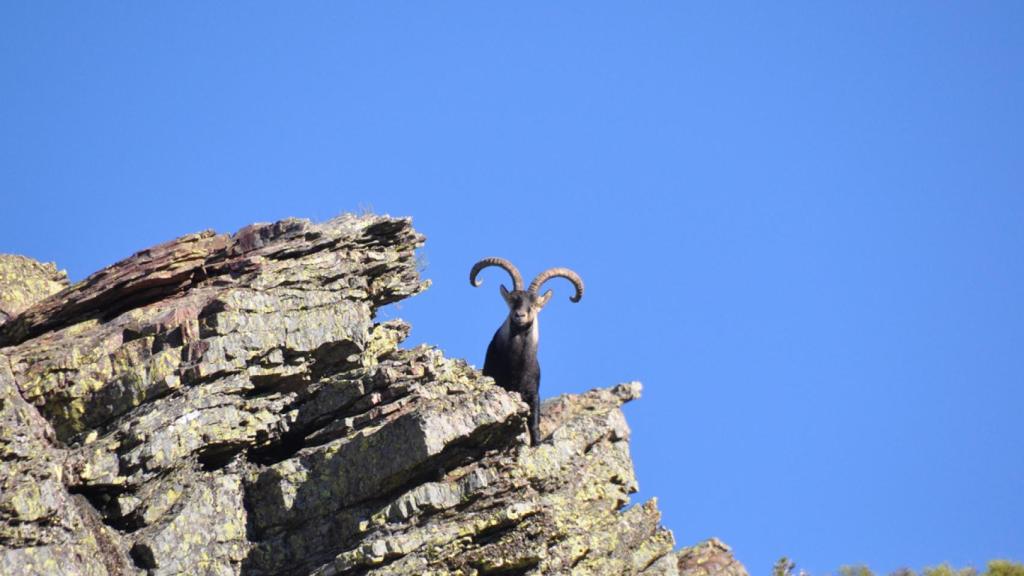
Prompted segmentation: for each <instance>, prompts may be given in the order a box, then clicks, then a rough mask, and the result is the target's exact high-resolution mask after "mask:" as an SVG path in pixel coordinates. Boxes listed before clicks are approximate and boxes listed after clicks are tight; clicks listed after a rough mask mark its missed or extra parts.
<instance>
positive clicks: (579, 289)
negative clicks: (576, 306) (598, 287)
mask: <svg viewBox="0 0 1024 576" xmlns="http://www.w3.org/2000/svg"><path fill="white" fill-rule="evenodd" d="M555 277H561V278H568V279H569V281H570V282H572V283H573V286H575V287H576V295H575V296H570V297H569V300H572V301H573V302H579V301H580V298H583V279H582V278H580V275H579V274H577V273H575V272H573V271H572V270H569V269H568V268H550V269H548V270H545V271H543V272H541V273H540V274H537V277H536V278H534V279H533V282H530V288H529V290H527V291H528V292H532V293H533V294H536V293H537V291H538V290H540V287H541V286H543V285H544V283H545V282H547V281H548V280H550V279H552V278H555Z"/></svg>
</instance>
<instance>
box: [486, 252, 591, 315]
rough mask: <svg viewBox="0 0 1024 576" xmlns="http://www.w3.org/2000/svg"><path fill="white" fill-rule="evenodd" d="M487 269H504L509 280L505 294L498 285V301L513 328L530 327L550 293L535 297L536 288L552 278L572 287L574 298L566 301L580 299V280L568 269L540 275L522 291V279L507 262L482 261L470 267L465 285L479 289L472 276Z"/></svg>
mask: <svg viewBox="0 0 1024 576" xmlns="http://www.w3.org/2000/svg"><path fill="white" fill-rule="evenodd" d="M488 266H498V267H501V268H504V269H505V271H506V272H508V273H509V275H511V276H512V290H511V291H509V289H508V288H505V285H504V284H502V285H501V297H502V298H503V299H504V300H505V304H507V305H508V310H509V312H508V319H509V322H510V323H511V324H512V326H515V327H517V328H525V327H528V326H530V325H531V324H533V322H534V320H536V319H537V314H538V313H539V312H540V311H541V309H542V308H544V305H545V304H547V303H548V300H550V299H551V294H552V291H551V290H548V291H547V292H545V293H544V294H538V293H537V292H538V291H539V290H540V287H541V286H543V285H544V283H545V282H547V281H548V280H550V279H552V278H555V277H562V278H567V279H568V280H569V281H570V282H572V283H573V285H574V286H575V287H576V294H575V295H573V296H571V297H570V298H569V299H570V300H572V301H573V302H579V301H580V298H583V280H582V279H581V278H580V277H579V274H576V273H575V272H573V271H572V270H569V269H568V268H551V269H548V270H545V271H544V272H541V273H540V274H538V275H537V277H536V278H534V279H533V282H530V287H529V288H527V289H526V290H523V277H522V276H520V275H519V270H517V269H516V267H515V266H513V265H512V263H511V262H509V261H508V260H505V259H504V258H484V259H483V260H481V261H479V262H477V263H476V264H474V265H473V269H472V270H471V271H470V272H469V283H470V284H472V285H473V286H480V282H479V281H478V280H477V279H476V275H477V274H479V273H480V271H481V270H483V269H484V268H487V267H488Z"/></svg>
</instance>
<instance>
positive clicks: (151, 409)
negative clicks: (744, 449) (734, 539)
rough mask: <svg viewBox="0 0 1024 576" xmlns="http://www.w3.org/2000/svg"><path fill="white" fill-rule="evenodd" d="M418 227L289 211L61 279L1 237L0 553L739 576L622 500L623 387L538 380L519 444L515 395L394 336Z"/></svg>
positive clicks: (713, 548) (124, 562) (177, 562)
mask: <svg viewBox="0 0 1024 576" xmlns="http://www.w3.org/2000/svg"><path fill="white" fill-rule="evenodd" d="M423 241H424V238H423V236H422V235H420V234H419V233H417V232H416V231H415V230H414V229H413V228H412V225H411V221H410V220H409V219H400V218H390V217H382V216H363V217H356V216H351V215H345V216H341V217H338V218H335V219H333V220H330V221H328V222H324V223H320V224H314V223H311V222H308V221H305V220H298V219H289V220H284V221H281V222H277V223H274V224H254V225H251V226H247V227H245V228H243V229H242V230H240V231H238V232H237V233H235V234H233V235H227V234H216V233H214V232H210V231H207V232H202V233H198V234H191V235H188V236H183V237H181V238H179V239H177V240H174V241H171V242H168V243H165V244H161V245H159V246H155V247H153V248H150V249H147V250H143V251H141V252H138V253H136V254H134V255H132V256H130V257H129V258H127V259H125V260H123V261H121V262H119V263H117V264H114V265H112V266H110V267H108V268H106V269H104V270H101V271H100V272H97V273H96V274H93V275H92V276H90V277H88V278H86V279H85V280H83V281H82V282H79V283H77V284H75V285H72V286H68V285H67V281H66V278H65V277H64V276H62V275H60V274H59V273H57V272H56V267H55V266H53V265H42V264H38V263H35V262H34V261H31V260H28V259H25V258H23V257H11V256H0V293H2V294H5V295H7V294H10V295H12V296H11V297H10V298H8V297H6V296H4V297H0V312H3V315H2V316H0V459H2V461H3V463H4V466H3V467H2V469H0V573H3V574H12V575H19V574H69V575H70V574H75V575H79V574H82V575H92V574H97V575H100V574H151V575H165V574H211V575H213V574H215V575H235V574H252V575H260V574H267V575H269V574H296V575H299V574H320V575H329V574H381V575H383V574H465V575H471V574H609V575H610V574H630V575H632V574H645V575H654V574H665V575H668V574H680V573H684V574H691V573H692V574H698V573H700V574H709V575H711V574H719V573H721V574H729V576H735V575H741V574H745V572H743V569H742V566H739V564H737V563H736V562H735V561H734V560H733V559H732V557H731V555H730V554H729V551H728V548H727V547H725V546H724V544H721V543H720V542H717V541H709V542H708V543H705V544H702V545H701V546H703V548H702V547H700V546H698V547H695V548H692V549H684V550H682V551H678V552H677V551H675V550H674V548H675V541H674V539H673V536H672V533H671V532H670V531H668V530H666V529H665V528H663V527H662V526H661V525H660V515H659V513H658V510H657V505H656V502H655V501H654V500H650V501H648V502H645V503H642V504H637V505H632V506H630V505H629V501H630V494H631V493H633V492H635V491H636V480H635V477H634V475H633V468H632V463H631V461H630V458H629V448H628V441H629V428H628V426H627V424H626V421H625V418H624V417H623V415H622V412H621V410H620V407H621V405H622V404H623V403H624V402H628V401H631V400H633V399H635V398H637V397H639V395H640V385H639V384H638V383H631V384H623V385H619V386H616V387H613V388H605V389H596V390H593V391H591V392H588V393H585V394H581V395H567V396H562V397H559V398H555V399H552V400H549V401H548V402H546V403H545V404H544V407H543V409H542V422H541V426H542V432H543V434H544V435H545V436H547V437H548V440H547V441H546V442H544V443H543V444H541V445H540V446H537V447H535V448H531V447H530V446H528V443H527V442H526V438H527V437H526V435H525V418H526V415H527V413H528V409H527V407H526V405H525V404H523V403H522V401H521V400H520V398H519V396H518V395H516V394H511V393H508V392H506V391H505V390H502V389H501V388H499V387H496V386H495V385H494V384H493V382H492V381H491V380H490V379H489V378H485V377H482V376H481V375H480V374H479V372H478V371H476V370H475V369H474V368H473V367H471V366H469V365H468V364H466V363H465V362H464V361H462V360H458V359H451V358H446V357H445V356H444V355H443V354H442V353H441V351H440V350H438V349H436V348H432V347H427V346H421V347H417V348H413V349H403V348H401V347H400V344H401V342H402V341H403V340H404V338H405V337H406V336H407V335H408V332H409V326H408V325H407V324H405V323H403V322H401V321H390V322H378V321H377V319H376V311H377V309H378V308H379V307H380V306H383V305H385V304H389V303H392V302H396V301H398V300H401V299H402V298H406V297H408V296H411V295H414V294H416V293H418V292H420V291H422V290H424V289H425V288H426V287H427V286H428V285H429V283H428V282H426V281H423V280H421V279H420V276H419V273H418V270H417V262H416V253H415V251H416V249H417V248H418V247H420V246H421V245H422V243H423ZM702 554H703V555H702ZM708 557H711V558H712V560H707V558H708ZM694 570H703V572H695V571H694Z"/></svg>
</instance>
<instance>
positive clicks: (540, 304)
mask: <svg viewBox="0 0 1024 576" xmlns="http://www.w3.org/2000/svg"><path fill="white" fill-rule="evenodd" d="M552 294H554V292H552V291H551V290H548V291H547V292H545V293H544V294H542V295H541V297H540V298H537V307H538V308H543V307H544V306H546V305H547V303H548V300H551V295H552Z"/></svg>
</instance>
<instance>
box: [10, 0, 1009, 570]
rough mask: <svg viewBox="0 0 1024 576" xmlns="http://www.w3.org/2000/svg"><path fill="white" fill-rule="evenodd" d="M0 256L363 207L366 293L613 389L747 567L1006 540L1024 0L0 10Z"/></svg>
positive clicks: (907, 556)
mask: <svg viewBox="0 0 1024 576" xmlns="http://www.w3.org/2000/svg"><path fill="white" fill-rule="evenodd" d="M0 191H2V192H0V193H2V199H0V218H2V223H3V224H2V227H0V252H14V253H22V254H27V255H30V256H33V257H35V258H39V259H42V260H53V261H56V262H58V264H59V265H60V266H61V267H64V268H66V269H67V270H68V271H69V273H70V275H71V277H72V278H73V279H76V280H77V279H81V278H83V277H85V276H86V275H88V274H89V273H91V272H93V271H95V270H97V269H99V268H101V267H102V266H105V265H107V264H110V263H113V262H115V261H116V260H118V259H120V258H123V257H125V256H127V255H129V254H131V253H132V252H134V251H136V250H138V249H141V248H143V247H146V246H149V245H151V244H154V243H157V242H161V241H164V240H167V239H170V238H173V237H176V236H178V235H181V234H184V233H188V232H192V231H196V230H201V229H205V228H215V229H218V230H221V231H234V230H236V229H237V228H239V227H241V226H243V225H245V224H247V223H250V222H253V221H268V220H276V219H279V218H283V217H288V216H300V217H308V218H313V219H319V220H322V219H326V218H328V217H331V216H333V215H335V214H337V213H339V212H342V211H346V210H360V209H364V208H370V207H372V208H373V209H374V210H376V211H379V212H388V213H391V214H393V215H411V216H413V217H414V219H415V222H416V224H417V226H418V228H419V229H420V230H422V231H423V232H424V233H426V234H427V235H428V237H429V240H428V244H427V246H426V248H425V249H424V250H423V253H424V255H425V257H426V259H427V260H428V262H429V266H428V268H427V270H426V275H427V276H428V277H429V278H431V279H433V281H434V287H433V288H432V289H431V290H430V291H429V292H427V293H426V294H423V295H422V296H419V297H417V298H415V299H413V300H411V301H408V302H406V303H404V304H402V305H401V306H400V307H399V308H398V309H397V310H389V311H388V314H389V315H401V316H402V317H405V318H407V319H408V320H410V321H411V322H412V323H413V324H414V326H415V329H414V332H413V336H412V342H413V343H418V342H424V341H425V342H430V343H433V344H436V345H438V346H440V347H442V348H443V349H444V350H445V351H446V352H447V353H448V354H449V355H451V356H463V357H466V358H468V359H469V360H470V361H471V362H473V363H475V364H477V365H478V366H479V365H481V364H482V363H483V353H484V350H485V347H486V344H487V342H488V340H489V338H490V336H491V334H492V332H493V330H494V329H495V328H496V327H497V325H498V324H499V323H500V322H501V319H502V316H503V314H504V308H503V304H502V302H501V299H500V298H499V296H498V294H497V290H498V289H497V286H498V284H499V283H500V282H503V281H507V280H506V279H505V278H503V277H502V275H501V274H500V273H499V272H498V271H488V272H487V273H486V275H485V277H484V280H485V284H484V287H483V288H479V289H473V288H471V287H470V286H469V284H468V281H467V273H468V270H469V267H470V266H471V265H472V263H473V262H474V261H475V260H476V259H478V258H480V257H483V256H490V255H497V256H504V257H507V258H510V259H511V260H513V261H514V262H516V263H517V264H518V265H519V266H520V268H521V269H522V270H523V272H524V275H527V276H528V277H529V276H532V275H533V274H535V273H536V272H538V271H539V270H541V269H542V268H545V267H549V266H570V267H572V268H574V269H575V270H577V271H578V272H579V273H580V274H581V275H582V276H583V278H584V279H585V280H586V282H587V294H586V296H585V297H584V299H583V301H582V302H581V303H579V304H571V303H570V302H569V301H568V296H569V294H570V290H569V287H568V284H563V285H557V286H555V288H556V292H557V294H556V298H555V299H554V300H553V301H552V303H551V304H549V306H548V307H547V309H545V311H544V313H543V314H542V316H541V321H542V328H541V332H542V345H541V361H542V364H543V367H544V380H543V383H542V387H541V392H542V394H543V395H544V396H546V397H547V396H553V395H557V394H560V393H564V392H579V391H583V390H586V389H589V388H592V387H596V386H609V385H612V384H615V383H617V382H620V381H625V380H630V379H639V380H641V381H643V382H644V384H645V397H644V398H643V399H642V400H641V401H639V402H637V403H635V404H634V405H631V406H630V407H628V409H627V416H628V417H629V421H630V424H631V426H632V428H633V432H634V442H633V455H634V459H635V461H636V467H637V472H638V475H639V480H640V485H641V493H640V495H639V496H640V497H641V498H646V497H649V496H655V495H656V496H658V498H659V500H660V506H661V509H662V510H663V511H664V523H665V524H666V525H667V526H668V527H670V528H671V529H672V530H674V531H675V534H676V538H677V540H678V542H679V543H680V544H690V543H693V542H696V541H698V540H701V539H704V538H705V537H709V536H719V537H721V538H722V539H724V540H725V541H727V542H728V543H730V544H731V545H733V547H734V548H735V550H736V554H737V556H738V557H739V558H740V559H741V560H742V561H743V562H745V563H746V565H747V566H748V567H749V568H750V570H751V572H752V573H753V574H754V575H764V574H767V573H768V572H769V570H770V567H771V564H772V562H773V561H774V560H775V559H776V558H778V557H779V556H781V555H788V556H790V557H792V558H794V559H795V560H796V561H797V562H798V564H799V565H800V566H801V567H804V568H807V569H809V570H811V571H812V572H813V573H815V574H824V573H826V572H828V571H830V570H835V569H836V568H837V567H838V566H840V565H841V564H846V563H855V562H864V563H868V564H869V565H870V566H872V567H873V568H874V569H875V570H876V571H878V572H883V573H884V572H887V571H890V570H893V569H895V568H897V567H899V566H910V567H913V568H921V567H922V566H926V565H933V564H936V563H939V562H943V561H950V562H953V563H956V564H975V565H981V564H983V563H984V562H985V561H987V560H989V559H991V558H995V557H1010V558H1013V559H1016V560H1018V561H1020V560H1024V427H1022V418H1024V3H1021V2H959V3H952V2H888V1H886V2H850V3H837V2H807V3H783V4H779V5H774V6H768V4H767V3H763V2H751V3H724V2H707V3H701V4H687V3H682V2H643V3H606V2H589V1H588V2H577V3H570V2H558V3H551V2H538V3H533V2H526V3H523V2H516V3H505V4H502V5H496V4H493V3H486V4H485V3H477V2H459V3H452V2H442V3H422V2H402V3H383V2H372V3H371V2H364V3H340V2H305V3H301V4H300V5H295V4H293V3H273V4H268V3H252V2H245V3H241V2H234V3H229V2H217V3H181V2H173V3H172V2H164V3H149V2H146V3H73V2H67V3H63V4H58V3H38V2H15V1H7V2H3V4H0Z"/></svg>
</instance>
